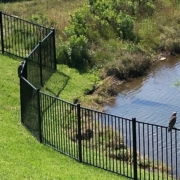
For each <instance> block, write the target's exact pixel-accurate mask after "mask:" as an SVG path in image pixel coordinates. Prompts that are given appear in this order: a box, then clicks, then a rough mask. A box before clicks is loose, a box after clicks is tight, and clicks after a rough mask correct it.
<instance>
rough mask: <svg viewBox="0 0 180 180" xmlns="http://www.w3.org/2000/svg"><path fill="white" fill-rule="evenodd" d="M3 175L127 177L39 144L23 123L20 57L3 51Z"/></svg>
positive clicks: (7, 178) (0, 91)
mask: <svg viewBox="0 0 180 180" xmlns="http://www.w3.org/2000/svg"><path fill="white" fill-rule="evenodd" d="M0 62H1V65H0V67H1V70H0V77H1V78H0V124H1V126H0V144H1V145H0V157H1V158H0V167H1V168H0V179H2V180H10V179H11V180H17V179H34V180H37V179H41V180H42V179H57V180H60V179H65V180H66V179H67V180H68V179H69V180H72V179H78V180H79V179H82V180H84V179H91V180H93V179H94V180H95V179H102V180H109V179H127V178H125V177H123V176H119V175H116V174H113V173H109V172H106V171H104V170H101V169H98V168H95V167H92V166H88V165H84V164H80V163H79V162H77V161H75V160H73V159H71V158H69V157H67V156H65V155H62V154H60V153H58V152H57V151H54V150H52V149H51V148H49V147H47V146H44V145H42V144H39V143H38V142H37V141H36V140H35V139H34V138H33V137H32V136H31V134H30V133H29V132H28V131H27V130H26V129H25V128H24V127H23V126H22V125H21V122H20V103H19V79H18V76H17V66H18V64H19V60H18V59H17V60H15V59H11V58H9V57H6V56H4V55H0Z"/></svg>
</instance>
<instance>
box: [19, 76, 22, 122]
mask: <svg viewBox="0 0 180 180" xmlns="http://www.w3.org/2000/svg"><path fill="white" fill-rule="evenodd" d="M19 81H20V106H21V123H22V124H23V97H22V95H23V79H22V77H20V78H19Z"/></svg>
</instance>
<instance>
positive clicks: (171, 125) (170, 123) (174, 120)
mask: <svg viewBox="0 0 180 180" xmlns="http://www.w3.org/2000/svg"><path fill="white" fill-rule="evenodd" d="M176 114H177V113H176V112H173V114H172V116H171V117H170V120H169V126H168V132H170V131H171V129H172V128H173V127H174V125H175V123H176Z"/></svg>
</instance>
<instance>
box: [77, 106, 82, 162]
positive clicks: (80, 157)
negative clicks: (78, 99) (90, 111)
mask: <svg viewBox="0 0 180 180" xmlns="http://www.w3.org/2000/svg"><path fill="white" fill-rule="evenodd" d="M80 108H81V107H80V104H77V120H78V150H79V162H82V144H81V114H80Z"/></svg>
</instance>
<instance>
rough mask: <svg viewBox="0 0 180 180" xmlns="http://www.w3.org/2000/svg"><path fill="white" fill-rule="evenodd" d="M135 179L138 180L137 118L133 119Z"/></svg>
mask: <svg viewBox="0 0 180 180" xmlns="http://www.w3.org/2000/svg"><path fill="white" fill-rule="evenodd" d="M132 133H133V162H134V179H135V180H136V179H137V143H136V118H132Z"/></svg>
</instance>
